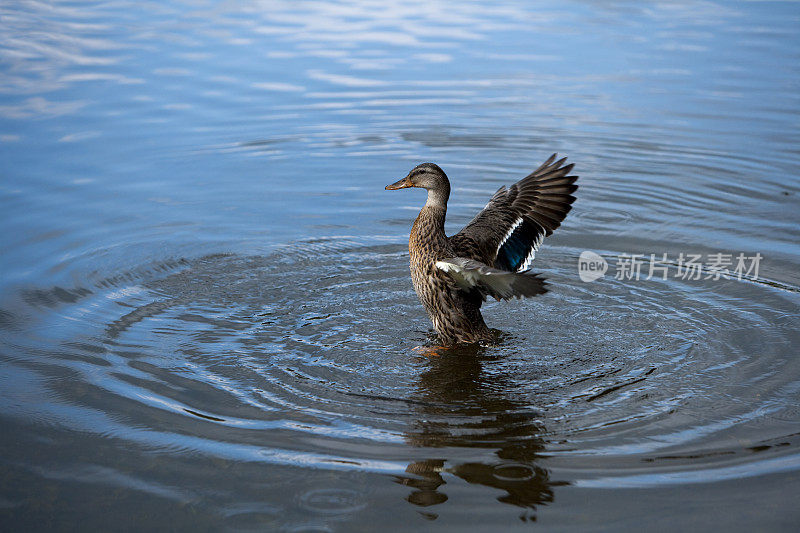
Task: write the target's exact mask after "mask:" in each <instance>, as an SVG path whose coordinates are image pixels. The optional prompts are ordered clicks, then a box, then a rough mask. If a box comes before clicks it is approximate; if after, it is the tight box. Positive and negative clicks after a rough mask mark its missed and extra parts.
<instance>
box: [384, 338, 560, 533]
mask: <svg viewBox="0 0 800 533" xmlns="http://www.w3.org/2000/svg"><path fill="white" fill-rule="evenodd" d="M430 357H431V367H430V369H429V370H426V371H425V372H422V373H421V374H420V378H419V383H418V385H417V394H416V395H415V397H416V398H418V400H419V401H418V403H416V405H418V407H419V409H418V413H417V416H419V417H420V418H419V420H417V421H416V422H415V423H414V428H413V429H412V430H409V431H407V432H406V433H405V437H406V440H407V442H408V443H409V444H411V445H412V446H418V447H422V448H426V449H429V450H430V451H431V452H435V451H436V449H438V448H444V449H448V448H454V447H455V448H480V449H486V450H487V451H490V452H491V453H492V454H493V455H494V456H496V457H495V458H494V459H495V460H494V461H487V462H477V461H465V462H459V461H455V462H454V461H453V460H448V459H440V458H431V459H427V460H423V461H415V462H413V463H411V464H409V465H408V467H407V468H406V472H408V473H409V474H413V475H414V476H415V477H402V476H401V477H398V482H399V483H402V484H403V485H407V486H410V487H413V488H414V491H413V492H412V493H410V494H409V495H408V497H407V500H408V501H409V502H410V503H412V504H414V505H418V506H421V507H429V506H434V505H438V504H441V503H444V502H446V501H447V500H448V496H447V487H445V486H444V485H446V484H447V481H446V480H445V479H444V477H443V476H442V475H443V474H451V475H453V476H457V477H459V478H461V479H463V480H464V481H466V482H467V483H474V484H478V485H484V486H486V487H492V488H495V489H500V490H501V491H504V494H502V495H500V496H498V497H497V500H498V501H500V502H502V503H506V504H510V505H515V506H518V507H522V508H523V509H528V510H530V513H531V514H528V513H525V514H523V515H522V516H523V518H524V519H525V520H527V519H532V520H535V510H536V506H537V505H541V504H547V503H550V502H552V501H553V490H552V487H553V486H558V485H565V484H567V483H566V482H563V481H562V482H558V481H552V480H551V479H550V473H549V472H548V470H547V469H545V468H543V467H541V466H539V465H538V464H537V458H538V456H539V454H540V453H541V452H542V451H544V449H545V447H546V443H545V440H544V439H543V435H545V434H546V430H545V427H544V425H543V423H542V420H543V418H544V416H543V412H541V411H536V410H533V409H531V408H530V407H529V406H526V405H525V403H524V402H523V401H521V400H516V401H515V400H514V394H515V390H514V386H513V383H511V382H510V381H509V380H508V379H504V377H503V376H502V375H493V376H488V375H486V373H485V372H484V371H483V366H482V362H483V360H484V359H486V358H487V357H492V356H491V355H490V354H488V353H487V350H486V349H485V348H481V347H459V348H454V349H448V350H439V352H438V353H437V354H436V355H431V356H430ZM448 455H449V454H447V453H445V456H448ZM425 516H426V517H428V518H431V519H435V518H437V515H436V514H435V512H432V511H427V512H426V513H425Z"/></svg>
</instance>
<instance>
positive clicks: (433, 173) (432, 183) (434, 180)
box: [386, 163, 450, 203]
mask: <svg viewBox="0 0 800 533" xmlns="http://www.w3.org/2000/svg"><path fill="white" fill-rule="evenodd" d="M407 187H419V188H421V189H427V190H428V199H429V201H430V200H431V198H432V196H433V197H436V198H437V200H439V201H441V200H444V202H445V203H446V202H447V198H448V197H449V196H450V181H449V180H448V179H447V175H445V173H444V171H443V170H442V169H441V168H439V165H437V164H436V163H422V164H420V165H417V166H415V167H414V168H412V169H411V172H409V173H408V175H407V176H406V177H405V178H403V179H401V180H399V181H396V182H394V183H392V184H391V185H387V186H386V190H387V191H394V190H396V189H405V188H407Z"/></svg>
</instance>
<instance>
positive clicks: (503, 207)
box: [450, 154, 578, 272]
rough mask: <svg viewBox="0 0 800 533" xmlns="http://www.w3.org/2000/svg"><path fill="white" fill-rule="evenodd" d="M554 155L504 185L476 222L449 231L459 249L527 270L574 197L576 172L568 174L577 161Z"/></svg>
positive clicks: (488, 261)
mask: <svg viewBox="0 0 800 533" xmlns="http://www.w3.org/2000/svg"><path fill="white" fill-rule="evenodd" d="M556 157H557V154H553V155H552V156H550V158H549V159H548V160H547V161H545V162H544V164H543V165H542V166H540V167H539V168H537V169H536V170H534V171H533V172H531V173H530V174H529V175H527V176H526V177H524V178H522V179H521V180H520V181H518V182H517V183H515V184H514V185H511V186H510V187H508V188H506V187H505V186H504V187H500V189H499V190H498V191H497V192H496V193H494V196H492V199H491V200H489V203H488V204H486V207H484V208H483V210H482V211H481V212H480V213H478V215H477V216H476V217H475V218H474V219H473V220H472V222H470V223H469V224H467V225H466V226H465V227H464V229H462V230H461V231H460V232H459V233H457V234H455V235H453V236H452V237H450V245H451V247H452V248H453V250H454V251H455V252H456V255H458V256H459V257H463V258H468V259H472V260H475V261H480V262H482V263H484V265H485V266H487V267H490V268H494V269H498V270H501V271H506V272H522V271H523V270H526V269H527V268H528V267H529V266H530V264H531V261H533V258H534V255H535V253H536V250H538V249H539V246H540V245H541V244H542V240H543V239H544V238H545V237H547V236H548V235H550V234H551V233H553V231H554V230H555V229H556V228H557V227H558V226H559V225H561V221H563V220H564V217H566V216H567V213H569V211H570V209H572V202H574V201H575V197H574V196H572V193H574V192H575V191H576V190H577V189H578V186H577V185H575V180H577V179H578V176H570V175H569V173H570V172H571V171H572V167H573V166H574V165H572V164H569V165H564V162H565V161H566V160H567V158H566V157H564V158H562V159H559V160H558V161H556Z"/></svg>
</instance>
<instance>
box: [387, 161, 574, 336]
mask: <svg viewBox="0 0 800 533" xmlns="http://www.w3.org/2000/svg"><path fill="white" fill-rule="evenodd" d="M556 157H557V155H556V154H553V155H552V156H551V157H550V158H549V159H548V160H547V161H545V163H544V164H543V165H542V166H540V167H539V168H537V169H536V170H534V171H533V172H532V173H530V174H529V175H528V176H526V177H524V178H522V179H521V180H520V181H518V182H517V183H515V184H513V185H511V186H510V187H505V186H503V187H500V189H499V190H498V191H497V192H496V193H494V196H492V198H491V199H490V200H489V203H488V204H486V207H484V208H483V210H482V211H481V212H480V213H478V215H477V216H476V217H475V218H474V219H473V220H472V222H470V223H469V224H467V225H466V226H465V227H464V229H462V230H461V231H460V232H458V233H457V234H455V235H453V236H452V237H448V236H447V235H445V232H444V219H445V215H446V213H447V200H448V198H449V197H450V181H449V180H448V179H447V175H445V173H444V171H442V169H441V168H439V166H438V165H436V164H434V163H422V164H420V165H417V166H416V167H414V168H413V169H412V170H411V172H409V173H408V175H407V176H406V177H405V178H403V179H401V180H399V181H397V182H395V183H392V184H391V185H387V186H386V190H395V189H405V188H407V187H420V188H423V189H427V191H428V200H427V201H426V202H425V206H424V207H423V208H422V210H421V211H420V213H419V216H418V217H417V219H416V220H415V221H414V225H413V226H412V228H411V236H410V238H409V240H408V251H409V253H410V256H411V280H412V281H413V284H414V290H415V291H416V293H417V296H418V297H419V300H420V302H422V305H423V306H424V307H425V310H426V311H427V312H428V316H429V317H430V319H431V322H433V328H434V329H435V330H436V332H437V333H438V334H439V337H440V338H441V340H442V342H443V343H445V344H455V343H461V342H465V343H474V342H484V341H489V340H491V339H492V335H491V333H490V331H489V328H488V327H487V326H486V323H485V322H484V321H483V317H482V316H481V311H480V309H481V304H482V303H483V302H484V301H486V298H487V297H489V296H491V297H493V298H496V299H497V300H507V299H510V298H522V297H526V296H534V295H537V294H542V293H543V292H545V289H544V282H543V280H542V279H541V278H539V277H537V276H536V275H533V274H530V273H528V272H527V270H528V267H529V266H530V264H531V261H533V258H534V255H535V254H536V251H537V250H538V249H539V246H540V245H541V244H542V240H543V239H544V238H545V237H546V236H548V235H550V234H551V233H553V231H554V230H555V229H556V228H557V227H558V226H559V225H560V224H561V221H563V220H564V217H565V216H567V213H568V212H569V210H570V209H571V208H572V207H571V204H572V202H574V201H575V197H574V196H572V193H574V192H575V191H576V190H577V188H578V186H577V185H575V180H577V179H578V177H577V176H569V175H568V174H569V173H570V172H571V171H572V167H573V165H572V164H570V165H564V161H566V158H563V159H559V160H558V161H556Z"/></svg>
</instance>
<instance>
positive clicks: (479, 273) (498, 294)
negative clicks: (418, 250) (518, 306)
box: [436, 257, 547, 300]
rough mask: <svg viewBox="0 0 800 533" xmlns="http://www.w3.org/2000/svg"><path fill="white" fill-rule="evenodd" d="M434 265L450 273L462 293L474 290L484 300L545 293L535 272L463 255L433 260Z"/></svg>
mask: <svg viewBox="0 0 800 533" xmlns="http://www.w3.org/2000/svg"><path fill="white" fill-rule="evenodd" d="M436 267H437V268H439V269H440V270H443V271H444V272H446V273H447V274H449V275H450V277H451V278H453V280H454V281H455V282H456V285H458V286H459V287H460V288H461V289H463V290H464V291H466V292H471V291H473V290H476V289H477V291H478V292H479V293H480V295H481V297H482V298H483V299H484V300H486V297H487V296H491V297H492V298H495V299H497V300H510V299H511V298H522V297H524V296H536V295H539V294H544V293H546V292H547V289H546V288H545V282H544V280H543V279H541V278H539V277H537V275H536V274H529V273H517V272H508V271H507V270H499V269H496V268H492V267H490V266H487V265H485V264H483V263H481V262H480V261H475V260H474V259H467V258H464V257H450V258H447V259H442V260H441V261H437V262H436Z"/></svg>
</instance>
